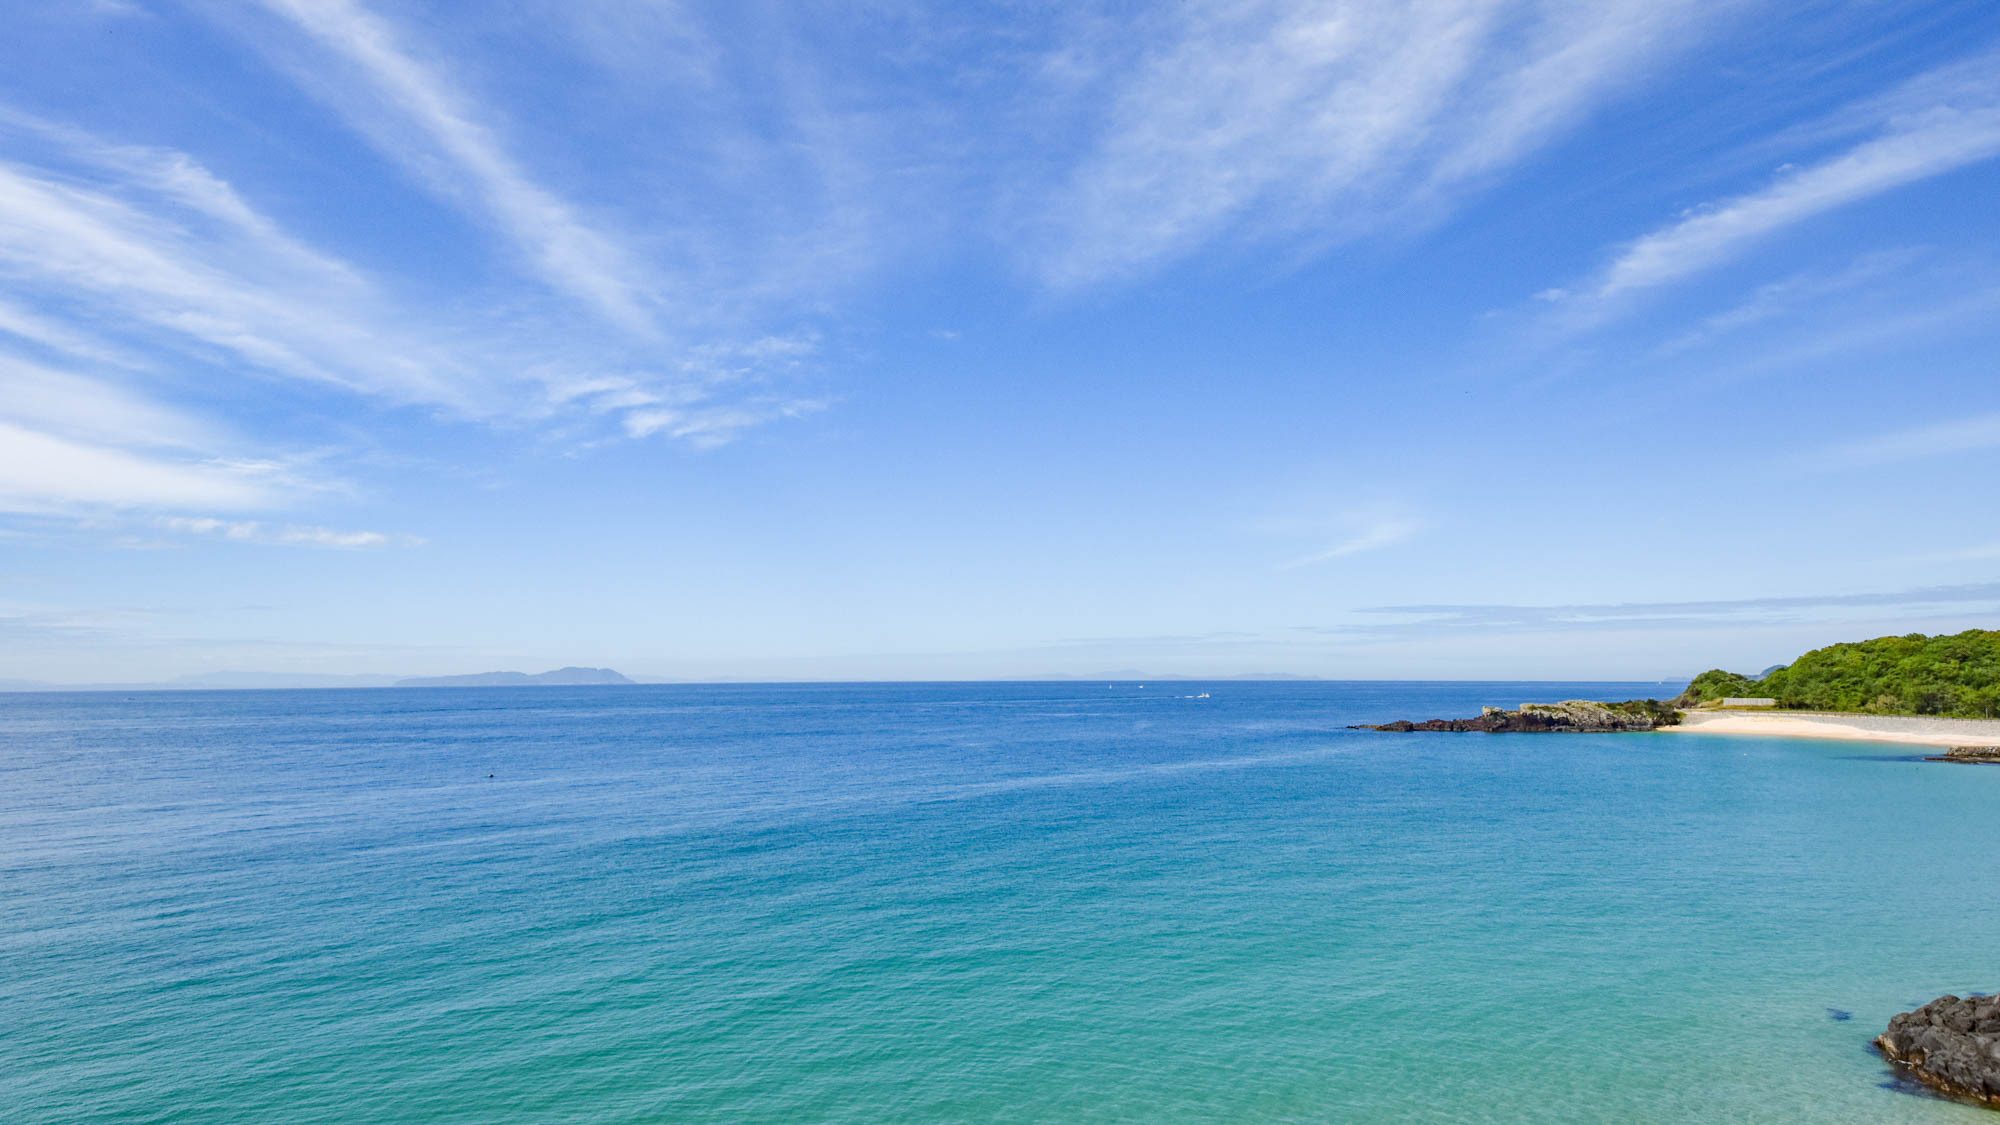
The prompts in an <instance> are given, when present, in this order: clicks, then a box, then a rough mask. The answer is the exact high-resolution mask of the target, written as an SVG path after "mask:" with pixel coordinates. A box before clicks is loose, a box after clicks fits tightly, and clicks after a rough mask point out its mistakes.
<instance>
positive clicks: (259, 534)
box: [157, 516, 423, 550]
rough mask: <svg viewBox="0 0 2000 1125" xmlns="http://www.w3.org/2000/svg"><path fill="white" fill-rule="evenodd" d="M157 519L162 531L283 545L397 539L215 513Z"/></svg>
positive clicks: (345, 545)
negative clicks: (220, 515)
mask: <svg viewBox="0 0 2000 1125" xmlns="http://www.w3.org/2000/svg"><path fill="white" fill-rule="evenodd" d="M157 522H158V526H159V527H161V528H162V529H164V530H167V531H174V532H179V533H181V534H184V535H202V536H220V537H221V538H224V539H230V540H234V541H236V542H239V543H267V544H275V545H278V546H285V547H330V548H337V549H342V550H357V549H361V548H367V547H387V546H389V545H391V544H392V543H395V542H397V540H396V539H395V538H394V537H391V536H389V535H387V534H385V533H383V532H380V531H340V530H336V529H334V528H330V527H312V526H306V525H299V524H292V525H288V526H282V527H273V526H271V525H269V524H266V523H262V522H260V521H258V520H225V519H218V518H216V517H214V516H165V517H162V518H161V519H160V520H158V521H157ZM402 542H403V543H405V544H406V545H409V546H417V545H420V544H421V543H422V542H423V541H422V540H421V539H413V538H409V537H405V538H403V539H402Z"/></svg>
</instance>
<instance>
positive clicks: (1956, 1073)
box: [1875, 996, 2000, 1109]
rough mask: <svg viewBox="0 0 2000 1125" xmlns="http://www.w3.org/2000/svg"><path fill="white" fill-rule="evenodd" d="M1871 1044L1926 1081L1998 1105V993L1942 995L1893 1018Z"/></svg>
mask: <svg viewBox="0 0 2000 1125" xmlns="http://www.w3.org/2000/svg"><path fill="white" fill-rule="evenodd" d="M1875 1046H1877V1047H1878V1048H1880V1049H1881V1051H1882V1054H1883V1056H1884V1057H1886V1058H1888V1059H1889V1060H1890V1061H1891V1062H1894V1063H1896V1064H1898V1065H1899V1066H1901V1067H1903V1068H1904V1069H1906V1070H1908V1071H1909V1073H1910V1074H1912V1075H1913V1076H1915V1077H1916V1078H1918V1079H1920V1080H1922V1081H1923V1082H1924V1083H1926V1084H1927V1085H1929V1086H1932V1087H1934V1088H1936V1089H1938V1090H1941V1091H1943V1092H1944V1093H1947V1094H1950V1095H1952V1096H1953V1097H1959V1098H1966V1099H1969V1100H1971V1101H1976V1102H1979V1103H1981V1104H1984V1105H1988V1106H1991V1107H1993V1108H1995V1109H2000V998H1995V997H1992V996H1969V997H1966V998H1964V999H1960V998H1959V997H1956V996H1940V997H1938V998H1937V999H1936V1000H1933V1001H1931V1002H1930V1003H1928V1004H1925V1005H1924V1006H1923V1007H1921V1008H1918V1009H1917V1010H1916V1011H1914V1012H1904V1013H1902V1014H1901V1015H1899V1016H1895V1017H1893V1018H1891V1019H1890V1020H1889V1030H1887V1031H1885V1032H1883V1033H1882V1035H1881V1036H1880V1037H1879V1038H1877V1039H1876V1040H1875Z"/></svg>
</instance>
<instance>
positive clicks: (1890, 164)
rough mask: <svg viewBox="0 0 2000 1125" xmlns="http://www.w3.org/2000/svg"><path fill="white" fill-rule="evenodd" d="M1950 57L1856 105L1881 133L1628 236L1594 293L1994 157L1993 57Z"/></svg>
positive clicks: (1630, 288) (1696, 264) (1998, 130)
mask: <svg viewBox="0 0 2000 1125" xmlns="http://www.w3.org/2000/svg"><path fill="white" fill-rule="evenodd" d="M1973 62H1974V63H1977V64H1980V65H1978V66H1969V65H1968V64H1963V63H1962V64H1957V65H1954V66H1952V67H1948V68H1944V69H1943V70H1940V71H1938V72H1935V73H1933V74H1931V75H1926V76H1924V77H1923V78H1920V79H1918V80H1917V81H1915V82H1912V83H1910V84H1909V85H1908V86H1906V87H1905V88H1904V90H1903V91H1902V92H1900V93H1899V94H1897V95H1896V96H1893V97H1891V98H1889V99H1884V100H1880V101H1876V102H1872V103H1868V104H1866V105H1863V106H1860V107H1856V109H1855V110H1853V111H1851V112H1852V113H1853V114H1855V115H1857V116H1864V117H1868V118H1870V119H1872V120H1874V121H1875V122H1877V123H1879V124H1878V127H1879V134H1878V135H1877V136H1874V137H1872V138H1870V139H1869V140H1866V141H1863V142H1861V143H1859V144H1856V145H1854V146H1852V147H1850V148H1848V149H1847V150H1845V151H1843V152H1841V153H1839V154H1837V155H1834V156H1832V157H1829V158H1827V159H1825V160H1822V161H1819V162H1816V163H1812V164H1808V165H1805V166H1803V167H1800V168H1797V169H1794V170H1792V171H1789V172H1787V173H1786V174H1785V175H1783V176H1782V177H1780V178H1779V179H1778V180H1777V181H1776V182H1775V183H1773V184H1771V185H1770V186H1768V187H1766V188H1763V189H1761V190H1758V191H1754V192H1750V193H1748V194H1746V195H1741V196H1738V197H1736V198H1734V199H1731V200H1727V201H1725V202H1723V203H1721V204H1718V205H1717V206H1715V207H1712V208H1709V209H1707V210H1704V211H1702V212H1701V213H1700V214H1696V215H1693V216H1691V217H1689V218H1686V219H1683V220H1682V221H1680V222H1678V223H1675V224H1673V225H1672V226H1669V227H1666V228H1663V229H1661V230H1658V231H1655V232H1653V233H1652V234H1649V235H1646V236H1645V237H1643V238H1641V239H1639V240H1638V241H1636V242H1634V243H1633V244H1632V245H1631V246H1629V247H1628V248H1627V249H1626V250H1625V251H1624V252H1623V253H1622V254H1621V255H1620V256H1619V257H1618V259H1617V260H1616V261H1615V262H1613V263H1612V265H1611V267H1610V268H1609V269H1608V270H1607V271H1606V272H1605V274H1604V277H1603V280H1602V281H1601V282H1600V283H1599V284H1598V285H1597V286H1596V288H1595V295H1596V296H1597V297H1598V298H1600V299H1606V298H1613V297H1617V296H1620V295H1623V294H1628V293H1632V292H1636V291H1640V290H1645V289H1650V288H1654V287H1657V286H1662V285H1667V284H1671V283H1673V282H1677V281H1682V280H1684V279H1686V278H1688V277H1691V276H1693V275H1695V274H1697V273H1700V272H1702V271H1704V270H1707V269H1711V268H1713V267H1715V266H1717V265H1720V264H1722V263H1724V262H1727V261H1729V260H1731V259H1732V258H1734V257H1736V256H1737V255H1739V254H1741V253H1742V252H1743V251H1744V250H1746V249H1748V248H1749V247H1750V246H1752V245H1753V244H1755V243H1756V242H1757V241H1758V240H1760V239H1763V238H1766V237H1768V236H1770V235H1773V234H1775V233H1777V232H1778V231H1781V230H1783V229H1785V228H1787V227H1790V226H1793V225H1795V224H1797V223H1800V222H1803V221H1805V220H1807V219H1811V218H1814V217H1816V216H1818V215H1821V214H1824V213H1826V212H1828V211H1832V210H1834V209H1836V208H1839V207H1843V206H1846V205H1848V204H1850V203H1854V202H1857V201H1859V200H1862V199H1867V198H1870V197H1872V196H1876V195H1880V194H1882V193H1883V192H1886V191H1890V190H1893V189H1895V188H1899V187H1903V186H1905V185H1908V184H1912V183H1916V182H1918V181H1920V180H1925V179H1929V178H1931V177H1933V176H1939V175H1942V174H1944V173H1946V172H1950V171H1953V170H1955V169H1958V168H1963V167H1965V166H1967V165H1970V164H1975V163H1978V162H1980V161H1984V160H1990V159H1992V158H1993V157H1995V156H2000V55H1987V56H1984V57H1982V58H1981V59H1978V60H1973Z"/></svg>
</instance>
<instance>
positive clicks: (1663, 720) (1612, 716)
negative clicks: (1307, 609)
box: [1348, 699, 1681, 734]
mask: <svg viewBox="0 0 2000 1125" xmlns="http://www.w3.org/2000/svg"><path fill="white" fill-rule="evenodd" d="M1680 721H1681V712H1680V711H1678V710H1675V709H1674V707H1673V705H1672V704H1668V703H1661V702H1660V701H1659V700H1657V699H1628V700H1626V701H1625V702H1623V703H1597V702H1594V701H1592V700H1588V699H1566V700H1564V701H1562V702H1561V703H1523V704H1521V706H1520V707H1519V708H1518V709H1516V710H1512V711H1510V710H1508V709H1506V708H1504V707H1486V708H1482V709H1481V710H1480V713H1479V717H1478V718H1476V719H1426V720H1424V721H1423V722H1411V721H1410V720H1408V719H1400V720H1398V721H1396V722H1393V723H1380V724H1370V723H1357V724H1354V725H1353V726H1351V727H1349V728H1348V729H1350V730H1383V731H1394V732H1397V733H1405V732H1409V731H1420V730H1440V731H1466V730H1477V731H1486V732H1489V733H1492V734H1544V733H1560V732H1577V733H1594V732H1603V731H1628V730H1658V729H1660V728H1661V727H1670V726H1673V725H1674V724H1675V723H1678V722H1680Z"/></svg>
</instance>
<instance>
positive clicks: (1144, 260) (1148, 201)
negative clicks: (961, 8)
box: [1026, 0, 1732, 285]
mask: <svg viewBox="0 0 2000 1125" xmlns="http://www.w3.org/2000/svg"><path fill="white" fill-rule="evenodd" d="M1730 7H1732V5H1719V6H1718V5H1698V4H1693V3H1682V2H1675V0H1668V2H1646V0H1610V2H1606V3H1599V4H1589V5H1575V4H1566V3H1541V2H1536V0H1444V2H1431V3H1416V4H1403V5H1381V4H1370V3H1363V2H1358V0H1357V2H1345V3H1331V4H1321V5H1312V6H1308V7H1299V6H1296V5H1285V4H1279V3H1275V2H1270V3H1261V2H1260V3H1239V4H1195V5H1188V6H1183V7H1179V8H1176V9H1174V10H1173V11H1172V13H1171V14H1163V15H1160V16H1156V17H1153V18H1151V19H1145V18H1142V19H1141V21H1140V23H1139V27H1138V31H1137V34H1138V37H1139V39H1140V41H1141V42H1140V45H1139V47H1138V48H1137V49H1133V48H1130V47H1122V44H1121V49H1122V51H1123V52H1124V53H1126V54H1129V55H1134V56H1136V58H1129V57H1128V58H1119V59H1117V60H1116V61H1115V62H1107V63H1101V64H1098V65H1099V66H1100V68H1101V69H1103V70H1105V71H1107V72H1108V74H1107V76H1105V77H1102V78H1100V79H1098V80H1097V81H1094V82H1092V83H1089V84H1087V85H1085V86H1084V87H1083V88H1082V94H1083V95H1084V96H1087V97H1089V98H1091V99H1102V100H1104V101H1105V103H1106V104H1107V105H1108V108H1107V109H1106V110H1105V111H1104V112H1103V115H1102V119H1101V121H1100V122H1099V123H1098V124H1097V126H1096V132H1097V136H1098V138H1099V139H1098V140H1097V141H1096V143H1095V145H1094V146H1093V147H1092V148H1091V149H1090V150H1089V151H1088V152H1087V153H1086V154H1085V155H1084V156H1083V158H1082V160H1081V161H1080V162H1079V163H1078V164H1077V165H1076V167H1075V168H1074V170H1073V171H1072V172H1070V173H1069V174H1068V175H1067V177H1066V179H1065V181H1064V182H1063V183H1062V184H1061V185H1060V186H1059V187H1058V188H1057V189H1055V190H1054V191H1053V192H1051V193H1050V194H1049V195H1048V196H1046V197H1045V199H1044V200H1043V202H1042V203H1041V208H1042V210H1041V213H1040V214H1039V215H1036V216H1034V217H1032V218H1030V219H1029V220H1028V221H1027V224H1026V225H1027V226H1028V227H1029V228H1030V229H1031V230H1034V231H1036V232H1037V237H1036V240H1035V242H1034V245H1035V246H1036V247H1037V262H1038V268H1039V269H1040V271H1041V272H1042V273H1043V275H1044V276H1045V277H1046V278H1047V279H1049V280H1050V281H1052V282H1055V283H1056V284H1059V285H1070V284H1081V283H1088V282H1094V281H1099V280H1103V279H1108V278H1115V277H1119V276H1124V275H1130V274H1133V273H1137V272H1140V271H1143V270H1147V269H1151V268H1154V267H1157V266H1158V265H1160V264H1162V263H1165V262H1167V261H1170V260H1172V259H1175V258H1178V257H1182V256H1184V255H1186V254H1188V253H1191V252H1192V251H1194V250H1195V249H1197V248H1198V247H1201V246H1203V245H1205V244H1208V243H1210V242H1213V241H1215V240H1217V239H1219V238H1225V237H1247V238H1251V239H1261V238H1269V237H1272V236H1278V235H1283V236H1287V237H1293V238H1296V237H1299V236H1302V235H1303V236H1305V237H1307V238H1308V239H1309V240H1311V241H1314V242H1318V243H1323V242H1325V241H1328V240H1333V239H1338V238H1343V237H1351V236H1354V235H1356V234H1361V233H1367V232H1369V231H1371V230H1373V229H1375V228H1377V227H1379V226H1381V225H1383V224H1385V223H1391V222H1395V221H1399V220H1400V219H1402V218H1403V217H1406V216H1409V215H1411V214H1415V213H1426V212H1430V211H1435V210H1436V209H1437V208H1438V207H1439V206H1440V205H1442V204H1445V203H1447V202H1449V201H1450V200H1451V199H1452V198H1453V196H1454V195H1455V194H1456V193H1458V192H1460V191H1462V190H1464V189H1467V188H1469V187H1471V186H1474V185H1476V184H1477V183H1478V182H1480V181H1481V180H1482V179H1483V178H1484V177H1486V176H1488V175H1489V174H1491V173H1493V172H1495V171H1496V170H1498V169H1501V168H1503V167H1505V166H1507V165H1509V164H1510V163H1512V162H1514V161H1516V160H1518V159H1520V158H1521V157H1522V156H1524V155H1525V154H1527V153H1529V152H1531V151H1533V150H1534V149H1535V148H1536V147H1538V146H1539V145H1542V144H1544V143H1546V142H1547V141H1548V140H1549V139H1550V138H1552V137H1554V136H1556V135H1558V134H1559V133H1560V132H1561V131H1562V130H1563V129H1564V128H1565V127H1567V126H1570V125H1573V124H1574V123H1575V122H1577V121H1578V120H1579V119H1581V118H1582V117H1583V116H1584V115H1586V114H1587V113H1588V112H1589V111H1590V110H1591V109H1592V108H1594V107H1595V106H1596V105H1597V104H1599V103H1600V102H1602V101H1603V100H1604V99H1605V98H1607V97H1609V96H1610V95H1612V94H1614V93H1615V92H1617V91H1618V90H1619V89H1620V88H1621V87H1623V86H1624V85H1626V84H1627V83H1628V82H1630V81H1632V80H1633V79H1634V78H1635V77H1636V76H1637V75H1640V74H1642V73H1644V72H1645V71H1646V70H1647V69H1649V68H1650V67H1652V66H1655V65H1658V64H1659V63H1660V62H1661V61H1662V60H1663V59H1665V58H1668V57H1671V56H1672V55H1673V54H1674V53H1675V51H1677V50H1678V49H1681V48H1683V47H1685V46H1686V45H1687V44H1688V43H1690V42H1691V41H1693V39H1694V38H1695V36H1696V33H1698V32H1699V30H1700V29H1701V28H1702V27H1703V26H1704V25H1705V23H1706V22H1708V21H1710V20H1713V19H1714V18H1716V16H1717V15H1718V14H1719V13H1722V12H1724V11H1726V10H1727V9H1728V8H1730ZM1122 30H1123V29H1122V28H1121V31H1122ZM1065 50H1066V52H1067V55H1066V56H1065V57H1066V58H1067V57H1070V56H1073V55H1074V54H1075V49H1074V48H1073V47H1066V48H1065ZM1076 65H1077V64H1075V63H1073V62H1072V63H1070V65H1069V67H1067V68H1066V69H1074V68H1075V66H1076Z"/></svg>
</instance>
